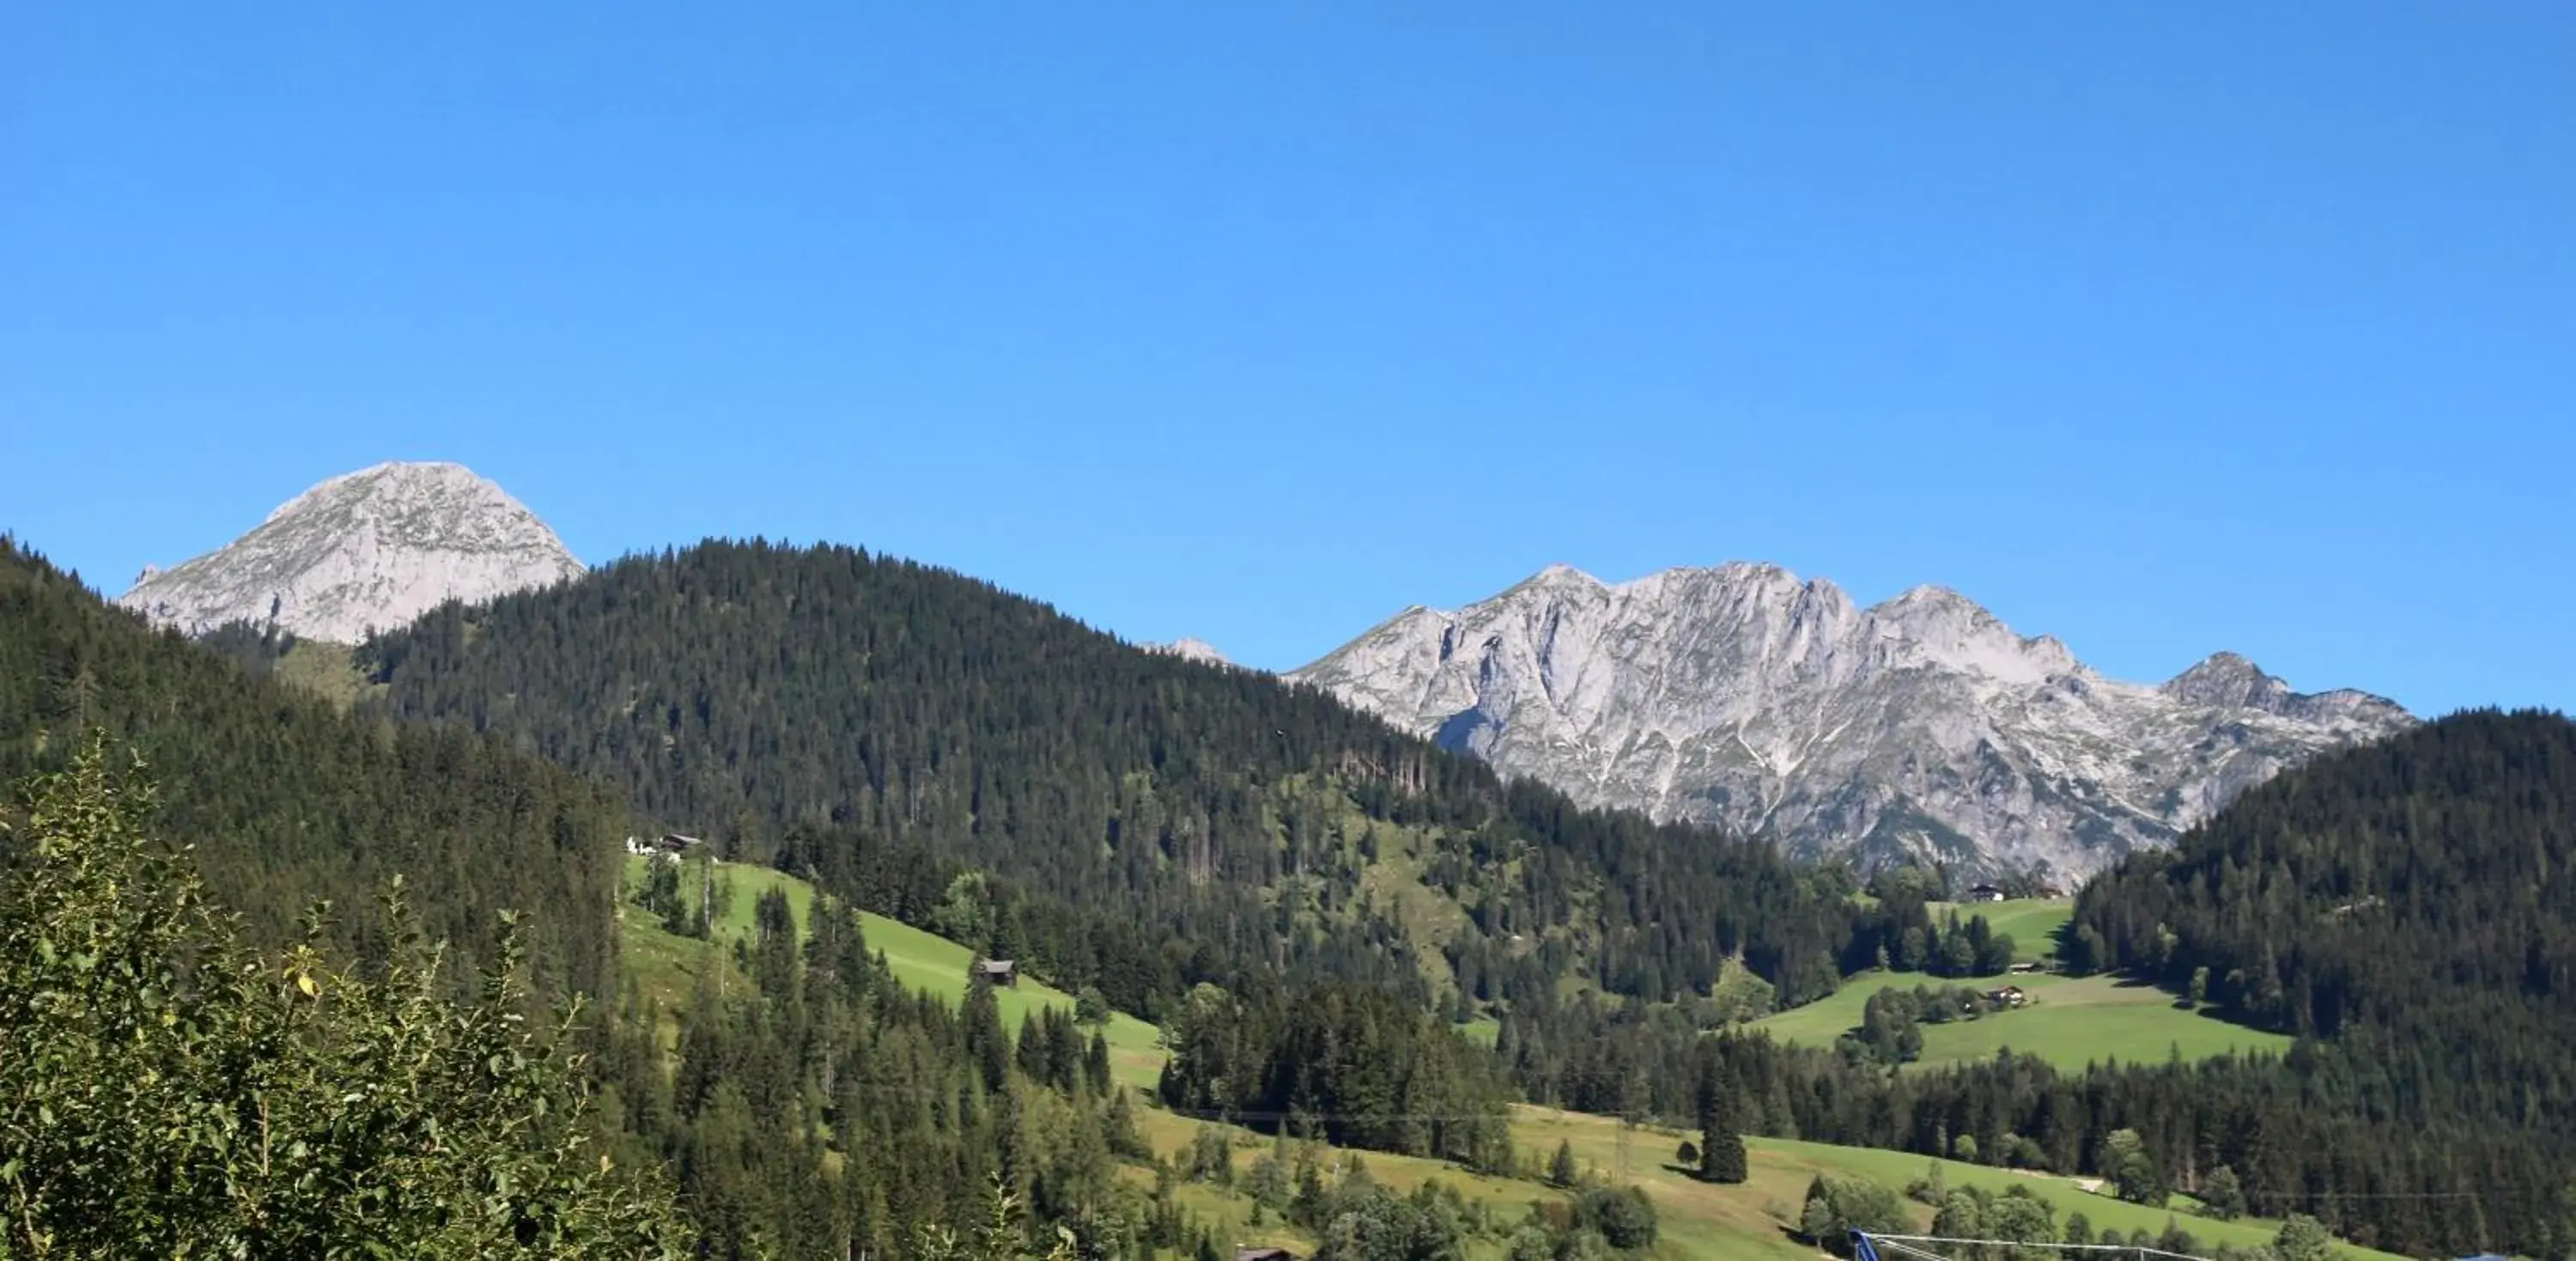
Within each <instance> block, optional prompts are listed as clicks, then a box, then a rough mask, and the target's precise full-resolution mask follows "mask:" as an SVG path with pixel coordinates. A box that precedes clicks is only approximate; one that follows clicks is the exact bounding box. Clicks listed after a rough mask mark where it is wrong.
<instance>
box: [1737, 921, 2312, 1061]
mask: <svg viewBox="0 0 2576 1261" xmlns="http://www.w3.org/2000/svg"><path fill="white" fill-rule="evenodd" d="M2015 940H2016V941H2018V940H2019V939H2018V938H2016V939H2015ZM1945 984H1956V985H1965V986H1969V987H1971V988H1974V989H1979V990H1987V989H1994V988H1997V987H2000V986H2003V985H2006V984H2011V985H2018V986H2020V987H2022V989H2023V990H2024V991H2025V992H2027V993H2028V994H2029V995H2030V1001H2029V1005H2028V1006H2025V1007H2023V1008H2021V1009H2019V1010H2017V1011H2006V1012H1996V1013H1993V1014H1990V1015H1986V1016H1981V1017H1979V1018H1977V1019H1975V1020H1954V1021H1951V1022H1950V1023H1948V1024H1939V1025H1935V1024H1926V1025H1923V1026H1922V1030H1923V1058H1922V1059H1920V1060H1917V1061H1916V1062H1915V1064H1916V1065H1917V1066H1930V1065H1938V1064H1956V1063H1960V1062H1962V1061H1967V1060H1979V1059H1987V1058H1990V1057H1992V1056H1993V1055H1994V1054H1995V1052H1997V1051H2000V1050H2004V1049H2007V1048H2009V1049H2011V1050H2013V1051H2015V1052H2022V1053H2027V1054H2032V1055H2037V1056H2039V1057H2040V1058H2042V1059H2045V1060H2047V1061H2048V1062H2049V1063H2051V1064H2054V1065H2056V1066H2057V1067H2059V1068H2070V1069H2078V1068H2082V1067H2084V1066H2085V1065H2086V1064H2090V1063H2096V1062H2107V1061H2111V1060H2118V1061H2120V1062H2122V1063H2137V1062H2140V1061H2144V1062H2149V1063H2153V1062H2157V1061H2161V1060H2164V1059H2165V1058H2167V1057H2168V1056H2172V1055H2177V1054H2178V1055H2180V1056H2181V1057H2182V1058H2183V1059H2186V1060H2203V1059H2209V1058H2212V1057H2214V1056H2219V1055H2225V1054H2228V1053H2229V1052H2237V1053H2250V1052H2257V1051H2262V1052H2272V1053H2276V1054H2277V1053H2279V1052H2282V1051H2286V1050H2288V1049H2289V1046H2290V1039H2289V1038H2288V1037H2286V1036H2284V1035H2282V1034H2277V1033H2269V1032H2265V1031H2263V1030H2259V1029H2248V1028H2246V1027H2244V1026H2243V1025H2235V1024H2229V1023H2228V1022H2226V1021H2223V1020H2220V1019H2218V1018H2217V1017H2215V1016H2213V1015H2209V1014H2207V1013H2205V1012H2201V1011H2186V1010H2184V1009H2182V1008H2180V1007H2177V1006H2176V1005H2175V999H2174V996H2173V995H2172V994H2169V993H2167V992H2165V991H2163V990H2160V989H2157V988H2155V987H2153V986H2149V985H2138V984H2134V983H2130V982H2124V981H2122V980H2120V979H2119V978H2117V977H2110V976H2087V977H2065V976H2058V975H2055V974H2053V973H2033V974H2030V975H2026V976H2004V977H1978V978H1972V979H1969V980H1962V981H1944V980H1942V979H1940V978H1938V977H1933V976H1927V975H1925V974H1923V973H1919V972H1869V973H1863V974H1862V975H1859V976H1855V977H1852V978H1851V979H1850V980H1848V981H1845V982H1844V983H1843V987H1842V988H1841V989H1839V990H1836V991H1834V992H1833V993H1832V994H1831V995H1829V996H1827V997H1825V998H1822V999H1819V1000H1817V1001H1816V1002H1812V1003H1809V1004H1807V1005H1805V1006H1803V1007H1793V1008H1790V1009H1789V1010H1787V1011H1784V1012H1780V1013H1778V1014H1776V1015H1771V1016H1766V1017H1764V1018H1762V1019H1760V1020H1757V1021H1754V1022H1753V1027H1754V1028H1757V1029H1763V1030H1767V1031H1769V1032H1770V1034H1771V1036H1772V1037H1774V1038H1777V1039H1779V1040H1781V1041H1783V1042H1790V1043H1797V1044H1800V1045H1805V1046H1831V1045H1832V1044H1833V1042H1834V1039H1836V1038H1839V1037H1841V1036H1842V1035H1844V1034H1845V1033H1848V1032H1850V1031H1851V1030H1853V1029H1854V1028H1857V1027H1858V1026H1859V1024H1860V1018H1861V1008H1862V1007H1863V1006H1864V1005H1865V1004H1867V1003H1868V1002H1869V999H1870V996H1871V995H1873V994H1876V993H1878V991H1879V990H1880V989H1881V988H1882V987H1885V986H1891V985H1892V986H1895V987H1897V988H1899V989H1908V990H1910V989H1912V988H1914V987H1915V986H1917V985H1921V986H1926V987H1932V988H1938V987H1939V986H1942V985H1945Z"/></svg>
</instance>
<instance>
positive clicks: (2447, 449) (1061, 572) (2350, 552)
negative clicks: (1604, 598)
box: [0, 0, 2576, 711]
mask: <svg viewBox="0 0 2576 1261" xmlns="http://www.w3.org/2000/svg"><path fill="white" fill-rule="evenodd" d="M2250 7H2261V8H2264V9H2265V10H2266V11H2265V12H2263V13H2260V14H2249V13H2247V12H2246V11H2245V10H2247V9H2248V8H2250ZM1757 9H1761V10H1768V11H1767V12H1756V11H1755V10H1757ZM1793 10H1794V12H1793ZM0 190H6V191H5V193H0V470H5V474H6V475H5V478H0V484H5V486H6V489H5V491H0V528H7V529H12V530H15V531H16V532H18V533H19V534H21V535H22V536H24V537H25V538H27V539H28V540H30V541H32V542H33V543H35V544H36V545H37V546H39V547H40V548H42V549H44V550H46V551H48V552H49V553H50V554H52V555H53V556H54V557H55V558H56V559H58V560H59V561H62V562H63V563H66V564H70V565H74V566H77V567H79V568H80V569H81V570H82V571H83V572H84V573H85V574H87V575H88V576H89V577H90V578H91V579H92V580H93V581H94V582H97V583H99V584H100V585H103V586H105V587H108V588H110V589H111V590H121V589H122V588H123V586H124V584H125V582H126V581H127V580H128V579H129V578H130V577H131V576H132V574H133V573H134V571H135V570H137V569H138V568H139V567H140V566H141V565H143V564H144V563H145V562H147V561H150V562H159V563H164V564H167V563H170V562H174V561H177V560H179V559H182V558H184V557H186V556H188V555H190V554H193V553H196V552H200V551H204V550H207V549H209V548H212V547H215V546H218V545H220V544H222V543H223V542H225V541H227V540H228V539H230V538H231V537H233V536H234V535H236V534H238V533H239V532H241V531H242V530H245V529H247V528H249V527H250V526H251V525H253V524H255V523H256V522H257V521H258V520H259V518H260V517H261V516H262V515H264V514H265V513H266V512H267V511H268V510H269V509H270V508H271V507H273V506H274V505H275V504H277V503H278V502H280V501H282V500H284V499H286V498H287V497H289V496H291V495H292V494H294V493H295V492H296V491H298V490H300V489H302V488H303V487H304V486H306V485H307V484H309V483H311V482H314V481H316V480H319V479H320V478H322V477H325V476H328V475H330V474H333V473H337V472H342V471H345V470H348V469H351V468H355V467H359V466H362V465H365V464H370V463H373V462H375V461H378V460H381V459H387V458H414V459H421V458H439V459H453V460H459V461H463V462H464V463H467V464H469V465H472V466H473V467H474V468H476V469H477V470H479V471H481V472H483V473H485V474H486V475H488V476H491V477H493V478H495V479H496V480H498V481H499V482H501V483H502V484H503V485H504V486H505V487H507V488H509V489H510V490H511V491H512V492H513V493H515V494H517V495H518V496H519V497H521V498H522V499H524V500H526V501H527V502H528V503H529V504H530V505H531V506H532V507H534V508H535V509H536V510H537V511H538V512H539V513H540V514H541V515H543V516H544V517H546V518H547V519H548V520H549V521H550V522H552V523H553V524H554V525H555V526H556V528H557V529H558V530H559V531H560V532H561V533H562V534H563V535H564V537H565V539H566V541H567V542H569V543H570V544H571V545H572V547H573V548H574V549H575V550H576V551H577V552H579V553H580V554H581V555H582V556H583V557H584V558H586V559H589V560H592V561H594V562H596V561H600V560H605V559H607V558H610V557H612V556H615V555H617V554H619V553H621V552H624V551H628V550H631V549H639V548H647V547H658V546H660V545H662V544H665V543H671V542H686V541H689V540H692V539H695V538H698V537H701V536H703V535H706V534H709V533H723V534H732V535H750V534H755V533H757V534H765V535H768V536H770V537H773V538H777V537H786V538H793V539H798V540H807V539H817V538H824V539H834V540H842V541H848V542H853V543H859V544H863V545H866V546H869V547H871V548H877V549H882V550H888V551H893V552H897V553H901V554H905V555H910V556H915V557H920V558H923V559H926V560H931V561H935V562H939V563H943V564H948V565H952V566H955V567H957V568H960V569H963V570H965V571H967V572H969V573H973V574H976V575H978V576H982V577H986V578H990V579H993V580H995V581H997V582H1000V583H1002V584H1004V585H1005V586H1008V587H1012V588H1015V589H1017V590H1021V591H1024V592H1028V593H1030V594H1033V595H1037V596H1040V597H1042V598H1045V599H1048V600H1051V601H1053V602H1055V603H1056V604H1058V605H1059V606H1061V607H1063V608H1065V609H1066V610H1068V611H1070V612H1073V613H1075V614H1077V615H1079V616H1081V617H1083V618H1085V619H1086V620H1089V621H1091V622H1093V623H1095V624H1098V625H1103V626H1106V627H1108V628H1110V629H1113V630H1116V631H1118V632H1120V633H1122V634H1126V635H1129V636H1131V637H1134V638H1140V639H1160V638H1168V637H1172V636H1177V635H1184V634H1189V635H1197V636H1201V637H1203V638H1206V639H1209V640H1211V641H1214V642H1215V643H1216V644H1217V645H1219V646H1220V647H1222V648H1224V649H1225V650H1227V651H1228V652H1230V653H1232V654H1234V655H1235V656H1237V657H1238V658H1239V659H1242V660H1245V661H1248V662H1250V663H1253V664H1257V665H1263V666H1271V667H1283V668H1284V667H1288V666H1293V665H1297V664H1300V663H1302V662H1303V661H1305V660H1307V659H1309V658H1311V657H1314V656H1316V655H1318V654H1320V653H1322V652H1324V651H1326V650H1328V649H1330V648H1331V647H1333V646H1334V645H1335V644H1337V643H1339V642H1340V641H1341V640H1343V639H1345V638H1347V637H1348V636H1350V635H1352V634H1354V633H1356V632H1358V631H1359V630H1361V629H1363V628H1364V627H1366V626H1368V625H1369V624H1371V623H1373V622H1375V621H1377V620H1378V619H1380V618H1382V617H1384V616H1385V615H1387V614H1389V613H1392V612H1394V611H1395V610H1396V609H1398V608H1400V607H1402V606H1404V605H1406V604H1409V603H1415V602H1420V603H1427V604H1435V605H1453V606H1454V605H1456V604H1460V603H1464V602H1466V601H1469V600H1472V599H1474V598H1476V597H1479V596H1482V595H1485V594H1488V593H1491V592H1493V591H1495V590H1498V589H1500V588H1502V587H1504V586H1506V585H1509V584H1510V583H1511V582H1513V581H1515V580H1517V579H1518V578H1520V577H1523V576H1525V575H1527V574H1528V573H1530V572H1532V571H1534V570H1536V569H1538V568H1539V567H1541V566H1543V565H1545V564H1547V563H1549V562H1551V561H1565V562H1569V563H1572V564H1575V565H1578V566H1581V567H1583V568H1585V569H1588V570H1590V571H1592V572H1594V573H1597V574H1600V575H1602V576H1604V577H1608V578H1614V579H1615V578H1626V577H1633V576H1635V575H1638V574H1641V573H1644V572H1647V571H1650V570H1653V569H1657V568H1661V567H1664V566H1668V565H1677V564H1714V563H1718V562H1722V561H1726V560H1729V559H1761V560H1771V561H1776V562H1779V563H1782V564H1785V565H1788V566H1789V567H1791V568H1792V569H1795V570H1797V571H1799V572H1800V573H1802V574H1807V575H1822V576H1826V577H1830V578H1833V579H1834V580H1836V581H1837V582H1839V583H1841V584H1842V585H1843V586H1845V587H1846V588H1847V589H1849V590H1850V591H1852V592H1853V593H1854V594H1855V595H1856V596H1857V597H1859V598H1861V599H1864V600H1874V599H1880V598H1884V597H1886V596H1888V595H1892V594H1894V593H1896V592H1897V591H1900V590H1902V589H1904V588H1906V587H1908V586H1912V585H1914V584H1916V583H1922V582H1938V583H1942V584H1945V585H1949V586H1953V587H1956V588H1958V589H1960V590H1962V591H1965V592H1967V593H1968V594H1969V595H1971V596H1973V597H1975V598H1976V599H1978V600H1979V601H1981V602H1983V603H1984V604H1986V605H1987V606H1988V607H1990V608H1992V609H1994V610H1995V611H1996V612H1997V613H1998V614H1999V615H2001V616H2002V617H2004V618H2005V619H2006V620H2007V621H2009V622H2011V623H2012V624H2013V625H2014V626H2015V627H2016V628H2018V629H2020V630H2021V631H2023V632H2024V633H2026V634H2036V633H2042V632H2047V633H2054V634H2056V635H2058V636H2060V637H2061V638H2063V639H2065V640H2066V641H2067V642H2068V643H2069V644H2070V645H2071V646H2072V647H2073V648H2074V649H2075V650H2076V652H2077V653H2078V654H2080V655H2082V656H2084V657H2085V658H2086V659H2088V660H2090V661H2092V662H2093V663H2095V664H2096V665H2098V666H2100V667H2101V668H2103V669H2105V670H2106V671H2108V672H2109V673H2112V674H2114V675H2116V676H2121V677H2131V678H2159V677H2163V676H2165V675H2169V674H2171V673H2173V672H2176V671H2178V670H2180V669H2182V668H2183V667H2185V666H2187V665H2188V664H2190V663H2191V662H2192V661H2193V660H2195V659H2197V658H2198V657H2200V656H2201V655H2203V654H2204V653H2207V652H2209V651H2211V650H2214V649H2219V648H2231V649H2235V650H2238V651H2242V652H2244V653H2246V654H2247V655H2249V656H2252V657H2253V658H2255V659H2256V660H2257V661H2259V662H2261V663H2263V664H2264V665H2266V666H2267V667H2269V668H2270V669H2272V670H2274V671H2275V672H2276V673H2280V674H2283V675H2285V676H2287V677H2288V678H2290V680H2291V681H2292V682H2293V683H2296V684H2299V685H2302V686H2309V687H2322V686H2331V685H2353V686H2361V687H2367V688H2370V689H2372V690H2376V691H2380V692H2384V693H2386V694H2389V695H2392V696H2394V697H2396V698H2397V699H2399V700H2401V701H2403V702H2405V703H2406V704H2408V705H2410V706H2413V707H2415V708H2417V709H2419V710H2424V711H2440V710H2446V709H2449V708H2453V707H2457V706H2461V705H2468V704H2480V703H2505V704H2548V705H2553V706H2558V707H2562V708H2576V659H2571V656H2570V654H2569V652H2568V648H2569V628H2570V626H2571V625H2576V581H2571V580H2576V514H2571V512H2570V509H2569V504H2570V501H2571V495H2570V486H2569V482H2570V475H2571V473H2576V438H2571V436H2570V434H2569V428H2570V422H2571V420H2576V232H2571V230H2570V225H2576V9H2571V8H2570V7H2569V6H2567V5H2565V4H2563V3H2557V2H2554V0H2553V2H2551V3H2527V4H2513V3H2502V2H2498V3H2479V4H2473V5H2444V4H2429V3H2426V4H2406V5H2379V4H2366V3H2348V4H2337V5H2328V6H2313V5H2310V6H2291V5H2279V6H2222V5H2206V6H2184V7H2179V8H2178V7H2175V6H2149V5H2037V4H2030V5H2020V6H2001V5H1996V6H1970V7H1968V8H1961V7H1960V6H1945V5H1885V6H1870V7H1867V8H1865V9H1864V8H1855V7H1852V6H1813V5H1796V6H1792V5H1771V6H1717V5H1705V4H1690V3H1675V4H1636V5H1621V6H1591V10H1590V11H1586V10H1584V9H1582V8H1578V7H1577V6H1532V5H1517V4H1500V5H1498V4H1492V3H1486V4H1477V5H1438V4H1418V5H1356V4H1351V5H1308V4H1297V5H1266V6H1257V5H1205V4H1191V5H1182V4H1168V5H1157V4H1137V5H1121V6H1090V5H1085V6H1075V5H1061V4H1057V5H1036V4H1012V3H996V4H987V5H976V6H966V7H963V8H961V7H959V6H953V5H951V6H941V5H881V6H859V5H812V6H801V7H800V6H791V5H762V6H749V5H732V6H718V5H656V4H642V3H619V4H599V5H574V4H543V5H529V4H509V5H498V4H495V5H476V4H454V5H439V6H427V7H422V6H412V7H410V8H407V9H400V10H397V9H394V8H389V7H387V6H374V5H355V6H289V5H260V6H250V7H248V8H241V7H232V8H228V9H220V8H218V7H210V6H204V5H179V4H171V5H165V6H154V5H148V4H135V5H116V6H71V5H54V6H23V5H22V6H15V7H14V8H12V9H11V10H10V11H9V13H8V14H7V15H6V16H0Z"/></svg>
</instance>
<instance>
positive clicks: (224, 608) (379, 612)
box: [118, 464, 582, 643]
mask: <svg viewBox="0 0 2576 1261" xmlns="http://www.w3.org/2000/svg"><path fill="white" fill-rule="evenodd" d="M581 573H582V565H581V562H580V561H578V560H575V559H574V558H573V555H572V553H571V552H569V551H567V550H565V548H564V545H563V540H561V539H559V538H556V537H555V532H554V531H553V530H551V529H548V528H547V527H546V524H545V522H543V521H539V520H538V519H537V517H536V514H534V513H531V512H529V511H528V510H527V508H526V507H525V506H524V505H522V504H520V503H519V501H518V500H515V499H512V498H511V497H510V496H509V495H508V494H506V493H504V492H503V491H502V489H501V488H500V487H499V486H496V485H493V484H492V483H491V482H489V481H486V480H484V479H483V478H480V477H477V476H475V475H474V473H473V472H472V471H471V470H469V469H467V468H465V467H464V466H463V465H458V464H379V465H377V466H375V467H374V468H369V469H362V470H360V471H358V472H355V473H348V474H343V475H341V476H339V477H334V478H332V479H331V480H329V481H326V482H323V483H322V484H320V485H318V486H315V487H314V488H313V489H311V490H308V491H306V492H304V493H303V494H301V495H298V496H296V497H295V498H294V499H293V500H291V501H289V502H288V503H287V504H285V505H284V506H282V507H280V508H279V509H278V510H277V511H275V512H272V513H270V514H269V515H268V520H266V521H264V522H261V523H260V526H259V528H258V529H255V530H252V531H251V532H250V533H248V534H245V535H243V536H241V537H240V538H238V539H235V540H233V542H232V543H231V544H229V545H227V546H225V547H224V548H222V549H221V550H218V551H214V552H209V553H207V554H205V555H203V556H199V557H197V558H196V559H194V560H191V561H188V562H187V563H185V564H181V565H177V566H174V567H172V568H170V569H167V570H156V569H146V570H144V571H143V575H142V576H141V577H140V578H139V579H137V580H136V582H135V585H134V589H133V590H131V591H128V592H126V593H125V595H124V596H123V597H121V598H120V599H119V601H118V603H120V604H123V605H124V606H125V607H127V608H130V609H134V610H136V611H138V612H141V613H142V614H144V615H145V616H147V617H149V618H151V619H152V620H153V621H154V622H157V623H160V624H163V625H167V626H176V627H178V628H179V629H180V630H181V631H183V632H185V633H187V634H191V635H195V634H202V633H204V632H206V631H209V630H212V629H214V628H216V627H218V626H222V625H224V624H226V623H229V622H235V621H250V622H255V623H260V624H264V625H274V626H276V627H278V628H280V629H283V630H287V631H291V632H293V633H294V634H296V635H298V636H301V637H303V638H307V639H327V640H333V641H336V642H340V643H356V642H358V641H359V640H362V639H364V638H366V636H367V633H368V632H369V631H370V630H373V629H387V628H391V627H395V626H400V625H403V624H405V623H407V622H410V621H411V620H412V619H414V618H416V617H419V616H420V615H421V614H423V613H425V612H428V611H429V610H430V609H432V608H435V607H437V606H438V605H439V604H441V603H443V602H445V601H447V600H450V599H461V600H466V601H476V600H488V599H490V598H492V597H494V596H499V595H505V594H508V593H509V592H513V591H519V590H523V589H525V588H529V587H538V586H544V585H546V584H549V583H554V582H561V581H564V580H565V579H568V578H574V577H578V576H579V575H580V574H581Z"/></svg>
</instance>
